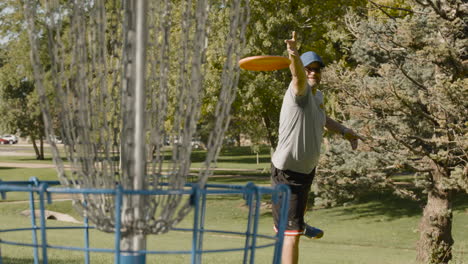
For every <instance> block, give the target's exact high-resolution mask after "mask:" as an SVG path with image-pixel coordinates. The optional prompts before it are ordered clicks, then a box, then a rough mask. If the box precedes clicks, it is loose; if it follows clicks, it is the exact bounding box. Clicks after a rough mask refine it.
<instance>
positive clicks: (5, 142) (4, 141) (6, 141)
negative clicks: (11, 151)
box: [0, 138, 10, 145]
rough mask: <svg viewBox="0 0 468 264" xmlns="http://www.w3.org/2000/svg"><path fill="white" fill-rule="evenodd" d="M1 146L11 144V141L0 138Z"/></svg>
mask: <svg viewBox="0 0 468 264" xmlns="http://www.w3.org/2000/svg"><path fill="white" fill-rule="evenodd" d="M0 144H2V145H3V144H10V141H8V140H6V139H3V138H0Z"/></svg>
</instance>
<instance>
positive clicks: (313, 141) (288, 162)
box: [271, 84, 326, 174]
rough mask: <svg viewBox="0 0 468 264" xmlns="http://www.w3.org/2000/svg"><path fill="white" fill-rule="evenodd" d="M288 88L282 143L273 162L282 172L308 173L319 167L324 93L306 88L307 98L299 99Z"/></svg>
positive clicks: (282, 126)
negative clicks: (313, 91)
mask: <svg viewBox="0 0 468 264" xmlns="http://www.w3.org/2000/svg"><path fill="white" fill-rule="evenodd" d="M291 85H292V84H290V85H289V87H288V90H287V91H286V93H285V95H284V98H283V105H282V107H281V113H280V126H279V140H278V146H277V147H276V151H275V153H274V154H273V157H272V159H271V161H272V162H273V165H274V166H275V167H276V168H278V169H281V170H292V171H295V172H300V173H305V174H309V173H311V172H312V170H313V169H314V168H315V167H316V166H317V164H318V160H319V157H320V146H321V144H322V139H323V130H324V127H325V122H326V116H325V111H324V107H323V94H322V92H321V91H319V90H317V92H316V93H315V94H313V93H312V89H311V88H310V86H309V85H307V92H306V94H305V95H302V96H296V95H295V94H294V92H293V90H292V88H291Z"/></svg>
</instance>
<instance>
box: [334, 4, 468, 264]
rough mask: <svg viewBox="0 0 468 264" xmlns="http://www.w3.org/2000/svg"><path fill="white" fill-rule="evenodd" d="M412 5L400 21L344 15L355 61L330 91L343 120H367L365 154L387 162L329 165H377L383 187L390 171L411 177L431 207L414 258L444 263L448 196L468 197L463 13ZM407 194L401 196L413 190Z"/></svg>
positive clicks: (343, 185)
mask: <svg viewBox="0 0 468 264" xmlns="http://www.w3.org/2000/svg"><path fill="white" fill-rule="evenodd" d="M406 4H407V5H408V6H407V7H406V8H405V9H406V15H399V16H396V15H395V14H393V13H389V12H384V11H385V10H386V9H385V8H380V11H382V13H381V14H380V15H374V13H373V12H370V13H368V14H367V15H366V16H360V15H359V14H356V13H350V14H348V15H347V16H346V21H347V25H348V29H349V32H350V34H351V35H352V36H353V37H354V39H355V41H354V43H353V45H352V46H351V48H350V54H351V55H352V59H353V62H354V63H356V64H354V63H352V64H346V63H336V64H335V65H332V66H331V67H329V72H331V74H330V78H329V79H328V82H327V84H328V85H329V86H330V87H331V90H332V91H334V92H336V95H337V96H338V97H339V98H340V102H342V103H343V106H342V108H341V109H343V111H344V112H345V114H344V115H345V116H346V115H347V116H350V117H351V119H356V120H362V122H363V124H364V127H363V128H362V131H363V132H364V133H365V134H367V136H368V138H372V140H369V142H368V143H367V146H365V149H362V150H367V151H373V152H376V156H377V157H378V158H379V159H380V160H382V161H384V162H383V163H382V164H380V165H379V164H376V163H375V162H374V160H373V159H372V158H367V159H360V158H359V155H357V156H356V157H355V160H357V161H363V162H364V163H363V164H359V165H358V164H355V160H354V158H349V159H346V158H341V159H340V158H339V157H335V158H334V159H333V160H332V162H331V163H330V164H325V166H326V168H330V170H331V168H334V169H336V170H338V171H339V169H340V167H336V166H337V164H336V163H338V165H341V164H340V161H344V163H343V164H348V165H349V166H350V167H348V168H347V170H349V171H350V172H351V173H350V174H351V175H352V174H353V173H354V170H352V169H351V167H352V166H360V167H361V166H363V167H364V168H368V167H375V168H376V169H380V172H383V173H382V175H380V178H381V179H382V180H384V179H387V178H388V177H389V176H391V175H392V174H391V173H389V172H386V171H385V170H384V169H385V168H386V167H389V166H397V167H400V168H402V169H404V170H405V171H410V172H415V176H416V177H417V178H418V180H417V182H416V183H417V186H418V187H422V188H424V192H422V193H417V194H415V195H417V197H416V198H417V199H418V200H426V199H427V202H428V204H427V206H426V207H425V210H424V214H423V217H422V222H421V240H420V243H419V245H420V247H418V250H419V251H418V252H419V257H418V258H419V259H420V260H422V262H424V263H429V262H431V261H432V262H434V263H447V262H448V260H450V259H451V247H452V245H453V239H452V234H451V228H450V227H451V224H452V218H451V217H446V215H448V214H450V212H451V197H452V196H451V193H452V192H453V191H464V192H467V191H468V189H467V188H466V186H467V184H468V177H467V174H468V170H467V169H466V168H467V163H468V154H467V140H466V139H467V136H468V127H467V122H468V110H467V109H468V89H467V87H468V81H467V79H466V44H467V32H468V31H467V26H466V25H467V23H466V21H467V18H466V17H467V16H466V9H463V5H462V3H461V1H452V2H447V3H442V2H440V1H415V2H412V1H406ZM465 6H466V5H465ZM384 9H385V10H384ZM400 11H402V10H400ZM353 65H354V66H353ZM343 66H352V67H350V68H346V67H343ZM369 153H371V152H369ZM334 155H339V156H341V157H346V155H347V154H339V153H334ZM384 157H389V158H388V159H387V158H384ZM353 164H354V165H353ZM363 173H364V174H361V176H372V174H369V173H368V172H363ZM345 177H348V178H349V177H350V176H345ZM345 179H346V178H345ZM377 182H378V181H377ZM335 183H336V185H337V186H336V187H335V188H336V189H340V190H341V189H343V190H344V191H343V192H345V191H346V190H348V189H349V188H350V187H349V183H347V182H338V181H336V182H335ZM351 183H356V184H360V183H359V182H358V181H356V182H351ZM406 187H410V188H411V187H413V185H412V184H411V185H409V186H406ZM406 187H405V185H401V186H400V187H399V188H398V190H399V191H400V192H401V193H408V191H410V190H409V189H408V188H406ZM334 192H335V193H338V194H341V193H342V192H337V191H336V190H334ZM330 195H333V194H330ZM434 219H436V220H437V221H435V220H434ZM433 220H434V221H433ZM431 235H433V236H431ZM432 262H431V263H432Z"/></svg>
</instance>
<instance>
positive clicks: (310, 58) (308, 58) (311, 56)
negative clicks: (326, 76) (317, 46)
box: [301, 51, 325, 67]
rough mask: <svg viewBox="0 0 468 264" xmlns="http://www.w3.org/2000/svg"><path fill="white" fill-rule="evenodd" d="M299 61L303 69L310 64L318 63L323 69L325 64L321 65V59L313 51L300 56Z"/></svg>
mask: <svg viewBox="0 0 468 264" xmlns="http://www.w3.org/2000/svg"><path fill="white" fill-rule="evenodd" d="M301 61H302V64H303V65H304V67H305V66H307V65H309V64H311V63H312V62H318V63H319V64H320V66H321V67H325V64H324V63H323V61H322V58H320V56H319V55H318V54H317V53H315V52H313V51H308V52H306V53H303V54H302V55H301Z"/></svg>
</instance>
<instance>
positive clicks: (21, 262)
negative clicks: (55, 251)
mask: <svg viewBox="0 0 468 264" xmlns="http://www.w3.org/2000/svg"><path fill="white" fill-rule="evenodd" d="M2 261H3V263H5V264H6V263H8V264H31V263H34V259H33V258H8V257H4V258H2ZM39 263H41V260H39ZM47 263H49V264H79V263H80V264H81V263H83V260H54V259H49V260H48V262H47Z"/></svg>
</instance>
